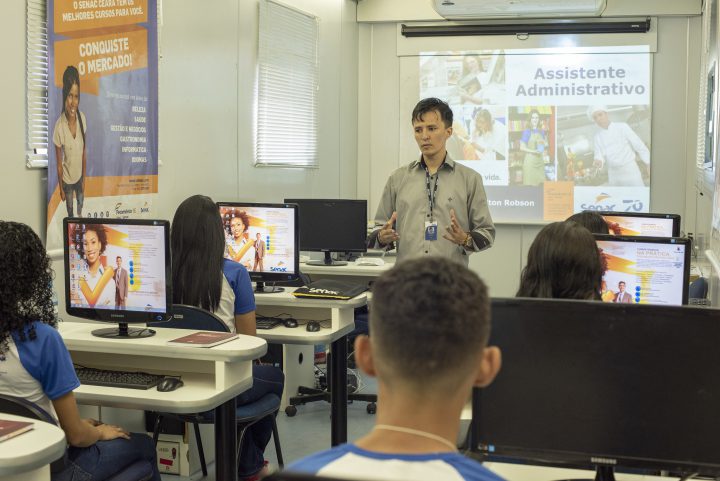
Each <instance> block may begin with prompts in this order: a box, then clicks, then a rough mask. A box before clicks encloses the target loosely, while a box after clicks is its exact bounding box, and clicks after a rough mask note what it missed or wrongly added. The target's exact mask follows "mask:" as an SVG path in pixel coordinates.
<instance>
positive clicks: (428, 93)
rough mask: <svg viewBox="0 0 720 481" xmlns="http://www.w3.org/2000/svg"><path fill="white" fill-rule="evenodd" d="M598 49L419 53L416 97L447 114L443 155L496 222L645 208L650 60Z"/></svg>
mask: <svg viewBox="0 0 720 481" xmlns="http://www.w3.org/2000/svg"><path fill="white" fill-rule="evenodd" d="M637 50H638V48H637V47H633V52H634V53H627V52H628V51H629V49H628V48H626V47H603V48H602V49H600V48H598V49H597V52H595V51H593V49H592V48H587V47H586V48H584V49H583V50H582V51H579V50H576V49H573V48H562V49H558V48H553V49H549V48H546V49H523V50H519V49H514V50H493V51H480V52H466V51H463V52H423V53H421V54H420V56H419V62H420V65H419V83H420V85H419V87H420V88H419V94H420V98H425V97H438V98H441V99H443V100H445V101H447V102H448V104H449V105H450V107H451V109H452V110H453V114H454V122H453V126H452V127H453V134H452V137H451V138H450V140H449V141H448V143H447V150H448V153H449V155H450V156H451V157H452V158H453V159H455V160H457V161H458V162H460V163H462V164H464V165H467V166H469V167H471V168H472V169H474V170H476V171H477V172H479V173H480V174H481V175H482V176H483V181H484V184H485V190H486V192H487V196H488V203H489V205H490V210H491V213H492V215H493V218H494V219H495V220H498V221H501V222H502V221H510V222H513V221H517V222H520V221H531V222H532V221H540V222H544V221H554V220H562V219H565V218H566V217H568V216H569V215H571V214H572V213H573V212H578V211H581V210H614V211H629V212H648V211H649V209H650V165H651V159H650V119H651V102H650V99H651V86H650V78H651V75H650V71H651V68H650V65H651V63H650V62H651V58H650V53H649V48H648V49H644V48H643V49H642V50H646V51H642V52H640V53H638V52H637Z"/></svg>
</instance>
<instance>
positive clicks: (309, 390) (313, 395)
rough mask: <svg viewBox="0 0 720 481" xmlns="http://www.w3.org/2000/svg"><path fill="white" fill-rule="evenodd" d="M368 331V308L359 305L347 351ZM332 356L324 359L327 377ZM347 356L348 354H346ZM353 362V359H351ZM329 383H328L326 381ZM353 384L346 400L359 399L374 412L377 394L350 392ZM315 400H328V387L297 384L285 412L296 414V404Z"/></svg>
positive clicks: (329, 377) (289, 414) (349, 387)
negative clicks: (321, 387)
mask: <svg viewBox="0 0 720 481" xmlns="http://www.w3.org/2000/svg"><path fill="white" fill-rule="evenodd" d="M368 332H369V326H368V310H367V307H361V308H358V309H355V329H354V330H353V331H352V332H351V333H350V334H348V337H347V342H348V352H349V353H351V354H352V353H353V352H354V351H353V345H354V343H355V342H354V341H355V338H356V337H357V336H359V335H361V334H368ZM331 356H332V353H330V354H328V359H327V361H326V364H327V366H328V371H327V379H331V373H330V365H331V362H330V357H331ZM348 357H349V356H348ZM348 362H350V361H348ZM353 363H354V361H353ZM328 385H329V383H328ZM353 387H355V386H348V395H347V399H348V401H350V402H352V401H361V402H366V403H368V404H367V405H366V406H365V410H366V411H367V413H368V414H375V413H376V412H377V404H376V403H377V394H363V393H359V392H350V391H351V389H352V388H353ZM315 401H326V402H330V390H329V387H326V388H325V389H318V388H315V387H307V386H298V394H297V396H293V397H291V398H290V399H289V400H288V403H289V405H288V406H287V407H286V408H285V414H287V415H288V416H290V417H292V416H295V414H297V407H296V406H298V405H302V404H306V403H309V402H315Z"/></svg>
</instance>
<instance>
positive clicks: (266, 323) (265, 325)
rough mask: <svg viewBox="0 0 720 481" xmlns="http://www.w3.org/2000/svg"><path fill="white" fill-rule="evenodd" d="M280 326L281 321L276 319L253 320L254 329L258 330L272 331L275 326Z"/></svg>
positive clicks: (257, 318)
mask: <svg viewBox="0 0 720 481" xmlns="http://www.w3.org/2000/svg"><path fill="white" fill-rule="evenodd" d="M280 324H282V319H278V318H277V317H260V316H257V317H256V318H255V327H257V328H258V329H272V328H273V327H275V326H278V325H280Z"/></svg>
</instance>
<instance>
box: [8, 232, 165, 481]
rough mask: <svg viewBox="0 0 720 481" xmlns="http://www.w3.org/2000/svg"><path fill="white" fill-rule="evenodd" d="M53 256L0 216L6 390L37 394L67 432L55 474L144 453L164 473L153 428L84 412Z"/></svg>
mask: <svg viewBox="0 0 720 481" xmlns="http://www.w3.org/2000/svg"><path fill="white" fill-rule="evenodd" d="M52 277H53V272H52V269H51V268H50V259H49V258H48V256H47V254H46V253H45V248H44V247H43V245H42V243H41V242H40V239H39V238H38V236H37V235H36V234H35V232H33V230H32V229H30V227H28V226H26V225H25V224H20V223H17V222H3V221H0V393H1V394H5V395H9V396H14V397H19V398H22V399H26V400H28V401H31V402H33V403H35V404H37V405H38V406H40V407H41V408H42V409H44V410H45V411H46V412H47V413H48V414H50V415H51V416H52V417H54V418H55V419H56V420H57V421H58V423H59V425H60V427H61V428H62V430H63V431H64V432H65V437H66V438H67V441H68V444H69V445H70V447H69V449H68V459H67V461H68V462H67V464H66V467H65V469H64V470H62V471H61V472H59V473H54V474H53V475H52V479H53V481H76V480H77V481H79V480H83V481H102V480H105V479H108V478H110V477H112V476H114V475H116V474H117V473H118V471H120V470H122V469H123V468H125V467H127V466H129V465H130V464H133V463H135V462H136V461H139V460H143V459H144V460H147V461H148V463H150V465H151V466H152V469H153V472H152V477H151V479H152V480H154V481H159V480H160V473H159V472H158V468H157V460H156V456H155V446H154V445H153V442H152V439H151V438H150V437H149V436H147V435H146V434H130V433H128V432H127V431H125V430H124V429H122V428H120V427H118V426H113V425H110V424H102V423H100V422H98V421H95V420H92V419H82V418H80V413H79V412H78V407H77V403H76V401H75V396H74V395H73V390H74V389H76V388H77V387H79V386H80V381H79V380H78V378H77V375H76V374H75V369H74V367H73V364H72V360H71V359H70V354H69V353H68V350H67V348H66V347H65V344H64V343H63V340H62V338H61V337H60V334H59V333H58V332H57V330H56V329H55V328H56V326H57V322H56V321H55V316H54V310H53V301H52V288H51V285H52Z"/></svg>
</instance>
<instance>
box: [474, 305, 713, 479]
mask: <svg viewBox="0 0 720 481" xmlns="http://www.w3.org/2000/svg"><path fill="white" fill-rule="evenodd" d="M491 308H492V334H491V336H490V344H492V345H495V346H499V347H500V349H501V350H502V358H503V365H502V368H501V369H500V372H499V373H498V376H497V378H496V379H495V380H494V381H493V382H492V384H490V385H489V386H488V387H486V388H484V389H476V390H475V392H474V395H473V422H472V431H471V432H472V434H474V439H473V441H472V443H473V446H477V447H478V449H479V450H480V452H481V453H482V454H484V455H486V456H490V457H494V456H496V457H498V458H504V459H513V460H519V461H520V460H522V461H526V462H527V461H529V462H530V463H531V464H536V463H537V464H551V465H564V466H566V467H569V466H575V467H590V466H594V467H599V468H600V469H598V471H599V475H598V477H597V478H596V479H602V480H606V481H608V480H611V479H613V472H612V470H613V467H615V466H617V467H618V468H640V469H644V468H647V469H650V470H669V471H674V472H679V473H701V474H706V475H709V476H712V477H716V476H718V475H720V456H718V453H720V436H718V432H720V416H718V415H717V406H718V400H719V399H720V376H718V375H717V373H716V372H715V369H714V366H719V365H720V350H719V349H717V340H718V339H720V322H718V311H717V310H712V309H707V308H701V307H688V306H657V305H640V306H631V305H627V304H603V303H599V302H597V301H570V300H557V299H553V300H549V299H493V300H492V307H491Z"/></svg>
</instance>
